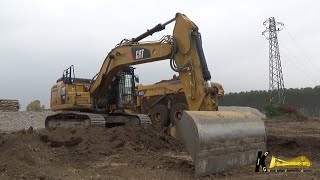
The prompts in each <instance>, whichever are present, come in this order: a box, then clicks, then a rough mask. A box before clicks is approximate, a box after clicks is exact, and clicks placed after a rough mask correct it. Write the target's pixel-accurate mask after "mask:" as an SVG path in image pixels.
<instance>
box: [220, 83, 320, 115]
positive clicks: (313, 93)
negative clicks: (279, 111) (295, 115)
mask: <svg viewBox="0 0 320 180" xmlns="http://www.w3.org/2000/svg"><path fill="white" fill-rule="evenodd" d="M284 92H285V104H288V105H290V106H294V107H296V108H297V109H299V110H301V111H302V112H303V113H305V114H306V115H308V116H320V87H319V86H316V87H315V88H311V87H307V88H300V89H299V88H295V89H293V88H290V89H285V91H284ZM269 95H270V93H269V91H266V90H258V91H247V92H239V93H227V94H225V95H224V97H222V98H221V99H220V101H219V105H221V106H249V107H253V108H256V109H259V110H260V111H263V112H264V107H265V105H266V104H267V103H269V98H270V96H269Z"/></svg>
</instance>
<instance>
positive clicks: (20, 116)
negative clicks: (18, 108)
mask: <svg viewBox="0 0 320 180" xmlns="http://www.w3.org/2000/svg"><path fill="white" fill-rule="evenodd" d="M51 114H53V112H51V111H45V112H26V111H22V112H0V132H7V131H16V130H21V129H28V128H29V127H30V126H32V127H33V128H34V129H40V128H44V120H45V118H46V117H47V116H48V115H51Z"/></svg>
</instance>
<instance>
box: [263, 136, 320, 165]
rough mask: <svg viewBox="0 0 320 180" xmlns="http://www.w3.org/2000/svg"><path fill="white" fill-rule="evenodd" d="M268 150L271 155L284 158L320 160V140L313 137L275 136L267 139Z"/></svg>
mask: <svg viewBox="0 0 320 180" xmlns="http://www.w3.org/2000/svg"><path fill="white" fill-rule="evenodd" d="M267 148H268V150H269V151H271V154H273V155H275V156H283V157H291V158H294V157H297V156H301V155H304V156H307V157H309V158H311V159H313V160H320V151H319V149H320V138H319V137H312V136H296V137H288V136H273V135H270V136H268V138H267Z"/></svg>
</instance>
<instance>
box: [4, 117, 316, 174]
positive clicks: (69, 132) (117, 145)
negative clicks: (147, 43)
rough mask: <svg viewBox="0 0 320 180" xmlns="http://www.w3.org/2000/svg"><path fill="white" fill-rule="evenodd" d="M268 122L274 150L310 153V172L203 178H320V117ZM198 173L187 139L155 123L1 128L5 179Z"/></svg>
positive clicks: (283, 154)
mask: <svg viewBox="0 0 320 180" xmlns="http://www.w3.org/2000/svg"><path fill="white" fill-rule="evenodd" d="M265 124H266V128H267V133H268V142H267V148H268V150H270V151H271V154H272V155H275V156H277V157H279V158H281V159H290V158H294V157H297V156H299V155H305V156H307V157H308V158H309V159H310V160H311V161H312V163H313V164H312V168H311V172H303V173H302V172H290V173H262V172H259V173H255V172H254V169H255V166H254V165H251V166H246V167H242V168H240V169H235V170H232V171H228V172H224V173H220V174H215V175H211V176H207V177H203V178H200V179H288V178H290V179H320V164H319V162H320V119H317V118H311V119H309V120H299V119H290V118H286V119H285V120H284V119H281V120H266V123H265ZM2 128H4V126H3V125H2V126H1V127H0V129H2ZM193 173H194V166H193V163H192V162H191V160H190V158H189V156H188V155H187V154H186V153H185V150H184V147H183V145H182V144H181V143H180V142H178V141H176V140H174V139H172V138H171V137H170V136H168V135H167V134H166V133H164V132H163V130H160V129H156V128H154V127H153V126H144V127H115V128H112V129H101V128H84V129H65V130H61V129H60V130H54V131H47V130H44V129H37V130H35V129H32V128H30V129H26V130H20V131H17V132H10V133H8V132H3V133H1V134H0V179H194V177H193Z"/></svg>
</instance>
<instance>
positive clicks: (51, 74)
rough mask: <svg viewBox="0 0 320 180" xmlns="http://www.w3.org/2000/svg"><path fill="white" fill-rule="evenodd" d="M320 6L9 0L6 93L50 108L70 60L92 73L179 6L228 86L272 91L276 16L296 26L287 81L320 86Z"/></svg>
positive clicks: (164, 72) (254, 1)
mask: <svg viewBox="0 0 320 180" xmlns="http://www.w3.org/2000/svg"><path fill="white" fill-rule="evenodd" d="M319 7H320V2H319V1H317V0H310V1H305V0H304V1H303V0H301V1H293V0H287V1H279V0H273V1H259V0H241V1H240V0H239V1H235V0H234V1H230V0H229V1H228V0H225V1H214V0H208V1H199V0H188V1H180V0H178V1H173V0H158V1H150V0H144V1H129V0H128V1H98V0H91V1H88V0H87V1H84V0H28V1H24V0H1V1H0V77H1V89H0V98H13V99H18V100H20V103H21V104H22V106H23V107H25V106H26V104H27V103H28V102H30V101H32V100H35V99H39V100H40V101H41V102H42V103H44V104H45V105H46V107H48V105H49V99H50V88H51V86H52V85H53V84H54V83H55V81H56V79H58V78H59V77H60V76H61V75H62V71H63V70H64V69H65V68H67V67H68V66H69V65H72V64H73V65H75V68H76V69H75V70H76V76H77V77H83V78H92V77H93V76H94V75H95V74H96V73H97V72H98V71H99V69H100V66H101V64H102V62H103V60H104V57H105V55H106V54H107V52H108V51H110V50H111V49H112V48H113V47H114V46H115V45H116V44H117V43H118V42H120V41H121V40H122V39H124V38H132V37H135V36H137V35H139V34H141V33H143V32H144V31H146V29H148V28H151V27H153V26H154V25H156V24H158V23H162V22H165V21H167V20H169V19H171V18H173V17H174V15H175V13H176V12H181V13H184V14H186V15H187V16H188V17H189V18H190V19H191V20H193V21H194V22H195V23H196V24H197V25H198V27H199V28H200V32H201V33H202V37H203V48H204V51H205V54H206V58H207V63H208V66H209V69H210V71H211V74H212V81H214V82H219V83H221V84H222V85H223V86H224V88H225V90H226V92H239V91H248V90H264V89H268V41H267V40H266V39H265V37H263V36H262V35H261V32H262V31H263V30H264V29H265V27H264V26H263V25H262V23H263V21H265V20H266V19H267V18H268V17H270V16H274V17H275V18H276V20H277V21H281V22H283V23H285V27H286V28H287V30H288V31H286V30H285V29H284V30H283V31H281V32H280V33H279V36H278V38H279V45H280V54H281V59H282V67H283V73H284V82H285V86H286V87H288V88H296V87H299V88H300V87H310V86H311V87H314V86H315V85H318V84H320V80H319V79H320V78H319V77H320V61H319V57H320V51H319V50H318V48H319V47H320V34H319V32H320V25H319V23H318V22H320V12H319ZM172 28H173V26H172V25H171V26H169V27H167V28H166V30H165V31H162V32H160V33H158V34H157V35H154V36H152V37H149V38H147V39H146V40H158V39H160V38H161V37H162V36H163V35H166V34H172ZM288 32H289V33H290V34H291V35H292V37H293V39H292V37H291V36H290V35H289V33H288ZM136 68H137V71H136V74H138V75H139V76H140V82H141V83H142V84H150V83H154V82H157V81H159V80H161V79H169V78H171V77H172V75H173V72H172V70H171V69H170V67H169V61H162V62H156V63H151V64H146V65H139V66H136Z"/></svg>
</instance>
